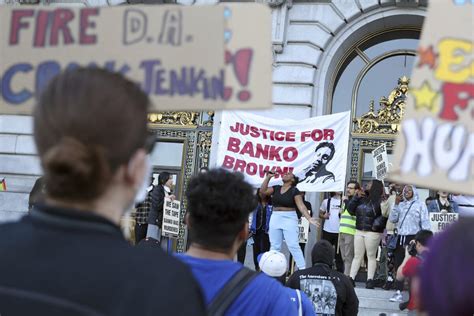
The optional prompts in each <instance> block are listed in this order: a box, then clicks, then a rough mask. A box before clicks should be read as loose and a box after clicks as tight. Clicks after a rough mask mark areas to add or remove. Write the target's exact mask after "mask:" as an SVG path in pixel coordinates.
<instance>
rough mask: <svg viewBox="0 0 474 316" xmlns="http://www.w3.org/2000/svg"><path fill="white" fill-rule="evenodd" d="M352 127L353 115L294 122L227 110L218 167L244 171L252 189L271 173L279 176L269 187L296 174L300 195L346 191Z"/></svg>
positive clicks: (346, 113) (339, 114)
mask: <svg viewBox="0 0 474 316" xmlns="http://www.w3.org/2000/svg"><path fill="white" fill-rule="evenodd" d="M349 122H350V113H349V112H344V113H338V114H333V115H326V116H319V117H313V118H310V119H306V120H300V121H293V120H288V119H280V120H276V119H269V118H267V117H263V116H258V115H253V114H249V113H244V112H242V111H239V112H228V111H225V112H223V115H222V121H221V128H220V133H219V141H218V148H217V167H222V168H225V169H229V170H233V171H238V172H242V173H243V174H244V175H245V177H246V180H247V181H248V182H249V183H251V184H252V185H253V186H254V187H258V186H260V185H261V183H262V182H263V179H264V178H265V173H266V172H268V171H269V170H272V171H274V172H275V173H276V176H275V178H274V179H272V181H271V182H270V185H276V184H281V177H282V175H284V174H285V173H287V172H292V173H293V174H295V175H296V176H298V177H299V178H300V183H299V184H298V189H300V190H301V191H308V192H329V191H343V190H344V187H345V178H346V169H347V168H346V166H347V156H348V144H349Z"/></svg>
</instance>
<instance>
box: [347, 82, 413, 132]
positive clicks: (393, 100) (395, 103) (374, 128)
mask: <svg viewBox="0 0 474 316" xmlns="http://www.w3.org/2000/svg"><path fill="white" fill-rule="evenodd" d="M409 83H410V79H408V78H407V77H405V76H403V77H402V78H400V79H398V86H397V87H396V88H395V89H393V90H392V92H390V94H389V96H388V98H386V97H382V98H380V101H379V105H380V109H379V110H378V111H377V113H376V112H375V109H374V101H373V100H372V101H371V102H370V110H369V112H367V113H366V114H364V115H362V116H361V117H358V118H355V119H354V123H355V128H354V133H355V134H371V135H377V134H378V135H396V134H397V133H398V131H399V130H400V122H401V120H402V119H403V116H404V114H405V107H406V103H405V100H406V95H407V92H408V84H409Z"/></svg>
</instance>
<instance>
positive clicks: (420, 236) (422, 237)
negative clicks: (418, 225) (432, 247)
mask: <svg viewBox="0 0 474 316" xmlns="http://www.w3.org/2000/svg"><path fill="white" fill-rule="evenodd" d="M431 237H433V232H432V231H431V230H426V229H422V230H420V231H419V232H418V233H416V235H415V241H417V242H419V243H420V244H421V245H422V246H425V247H426V246H428V242H429V241H430V239H431Z"/></svg>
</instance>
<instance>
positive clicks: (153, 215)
mask: <svg viewBox="0 0 474 316" xmlns="http://www.w3.org/2000/svg"><path fill="white" fill-rule="evenodd" d="M165 196H166V195H165V188H164V187H163V186H162V185H157V186H155V187H154V188H153V190H152V191H151V209H150V213H149V214H148V224H153V225H157V226H158V227H159V228H160V229H161V225H162V223H163V204H164V203H165Z"/></svg>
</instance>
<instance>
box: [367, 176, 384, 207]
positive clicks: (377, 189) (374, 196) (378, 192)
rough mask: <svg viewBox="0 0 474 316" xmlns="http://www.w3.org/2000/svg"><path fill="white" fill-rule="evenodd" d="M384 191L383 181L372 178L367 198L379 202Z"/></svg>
mask: <svg viewBox="0 0 474 316" xmlns="http://www.w3.org/2000/svg"><path fill="white" fill-rule="evenodd" d="M383 191H384V187H383V183H382V181H380V180H372V186H371V187H370V190H369V199H370V200H371V201H372V202H379V201H380V199H381V197H382V194H383Z"/></svg>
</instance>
